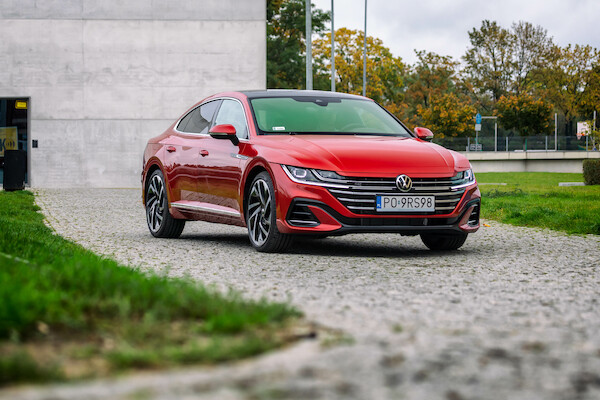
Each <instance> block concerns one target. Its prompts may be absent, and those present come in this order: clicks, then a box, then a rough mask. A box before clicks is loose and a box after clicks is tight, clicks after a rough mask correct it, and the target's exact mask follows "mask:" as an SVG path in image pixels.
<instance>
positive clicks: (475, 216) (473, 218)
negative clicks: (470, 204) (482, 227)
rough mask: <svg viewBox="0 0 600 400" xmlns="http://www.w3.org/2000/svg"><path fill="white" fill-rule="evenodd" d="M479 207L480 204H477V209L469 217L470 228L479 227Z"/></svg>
mask: <svg viewBox="0 0 600 400" xmlns="http://www.w3.org/2000/svg"><path fill="white" fill-rule="evenodd" d="M479 206H480V204H479V203H477V205H475V208H473V211H471V215H469V221H468V222H467V224H468V225H469V226H477V225H479Z"/></svg>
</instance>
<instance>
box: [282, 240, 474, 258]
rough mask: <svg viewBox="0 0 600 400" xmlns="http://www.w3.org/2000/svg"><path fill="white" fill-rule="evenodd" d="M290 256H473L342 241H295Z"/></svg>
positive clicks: (463, 251) (401, 246)
mask: <svg viewBox="0 0 600 400" xmlns="http://www.w3.org/2000/svg"><path fill="white" fill-rule="evenodd" d="M288 253H290V254H305V255H315V256H335V257H382V258H394V257H398V258H406V257H414V258H429V257H435V256H452V255H457V256H458V255H460V256H465V255H469V254H474V253H476V252H473V251H471V250H468V249H463V250H458V251H436V252H433V251H431V250H429V249H427V248H425V247H423V248H422V249H421V248H415V247H414V246H411V245H407V244H402V243H398V245H393V246H390V245H388V244H385V245H384V244H381V245H379V244H374V243H360V244H359V243H356V242H351V241H343V239H337V240H331V239H306V238H300V239H297V240H296V241H295V242H294V244H293V245H292V247H290V249H289V250H288Z"/></svg>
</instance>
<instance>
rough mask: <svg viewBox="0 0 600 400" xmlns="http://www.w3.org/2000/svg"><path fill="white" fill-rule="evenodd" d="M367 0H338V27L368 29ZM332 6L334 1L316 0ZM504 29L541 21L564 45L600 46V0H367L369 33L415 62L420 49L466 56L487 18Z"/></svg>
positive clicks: (316, 3)
mask: <svg viewBox="0 0 600 400" xmlns="http://www.w3.org/2000/svg"><path fill="white" fill-rule="evenodd" d="M364 1H365V0H334V12H335V29H338V28H341V27H346V28H350V29H359V30H361V31H362V30H363V29H364V10H365V2H364ZM312 3H313V5H314V6H315V7H316V8H320V9H321V10H324V11H330V10H331V0H312ZM484 19H489V20H491V21H496V22H497V23H498V24H499V25H500V26H502V27H504V28H507V29H508V28H510V26H511V25H512V23H513V22H518V21H526V22H531V23H532V24H534V25H541V26H542V27H543V28H545V29H546V30H547V31H548V36H551V37H552V38H553V39H554V43H555V44H558V45H560V46H566V45H568V44H573V45H574V44H580V45H586V44H589V45H591V46H593V47H595V48H597V49H600V29H599V26H600V0H487V1H481V0H416V1H415V0H411V1H404V0H367V35H369V36H374V37H377V38H379V39H381V40H382V41H383V45H384V46H386V47H388V48H389V49H390V50H391V51H392V53H393V54H394V56H396V57H401V58H402V60H403V61H404V62H407V63H409V64H413V63H414V62H415V60H416V56H415V52H414V50H415V49H417V50H426V51H433V52H435V53H438V54H440V55H449V56H452V57H453V58H454V59H456V60H459V61H460V57H461V56H462V55H464V54H465V51H466V49H467V47H468V46H469V34H468V32H469V31H470V30H472V29H473V28H479V27H481V21H482V20H484Z"/></svg>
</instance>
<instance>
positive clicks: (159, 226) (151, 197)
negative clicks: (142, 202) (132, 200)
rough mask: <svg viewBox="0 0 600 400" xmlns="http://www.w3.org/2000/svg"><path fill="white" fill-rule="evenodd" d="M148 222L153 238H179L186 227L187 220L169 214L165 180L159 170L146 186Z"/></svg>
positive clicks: (151, 176) (153, 174)
mask: <svg viewBox="0 0 600 400" xmlns="http://www.w3.org/2000/svg"><path fill="white" fill-rule="evenodd" d="M146 222H147V223H148V229H149V230H150V233H151V234H152V236H155V237H159V238H177V237H179V236H180V235H181V232H182V231H183V227H184V226H185V220H182V219H175V218H173V217H172V216H171V213H170V212H169V204H168V201H167V189H166V186H165V178H164V176H163V174H162V172H161V171H160V170H159V169H157V170H156V171H154V172H153V173H152V175H150V179H148V184H147V185H146Z"/></svg>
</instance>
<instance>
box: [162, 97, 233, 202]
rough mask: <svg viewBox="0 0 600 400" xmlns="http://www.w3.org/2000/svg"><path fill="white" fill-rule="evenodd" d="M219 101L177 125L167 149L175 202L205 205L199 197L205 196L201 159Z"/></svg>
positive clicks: (195, 111) (193, 113) (199, 108)
mask: <svg viewBox="0 0 600 400" xmlns="http://www.w3.org/2000/svg"><path fill="white" fill-rule="evenodd" d="M220 103H221V101H220V100H217V101H211V102H208V103H205V104H202V105H200V106H199V107H196V108H195V109H194V110H192V111H190V112H189V113H188V114H187V115H186V116H185V117H183V118H182V119H181V121H180V122H179V123H178V124H177V127H176V129H175V134H174V135H172V136H171V137H170V138H169V141H168V145H167V146H166V149H165V150H166V153H165V154H166V160H167V162H168V165H169V166H170V168H168V172H167V174H168V180H169V184H170V186H171V188H172V193H173V194H174V197H175V198H174V199H173V200H175V201H177V200H189V201H202V198H201V195H200V193H203V192H206V191H207V190H208V189H207V182H206V178H205V177H202V176H200V174H199V173H198V172H199V165H200V164H201V163H200V162H199V160H200V159H201V158H202V149H203V148H204V147H205V146H204V145H203V142H205V141H207V140H210V139H211V138H210V136H209V135H208V129H209V127H210V124H211V122H212V120H213V118H214V115H215V112H216V110H217V109H218V107H219V104H220Z"/></svg>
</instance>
